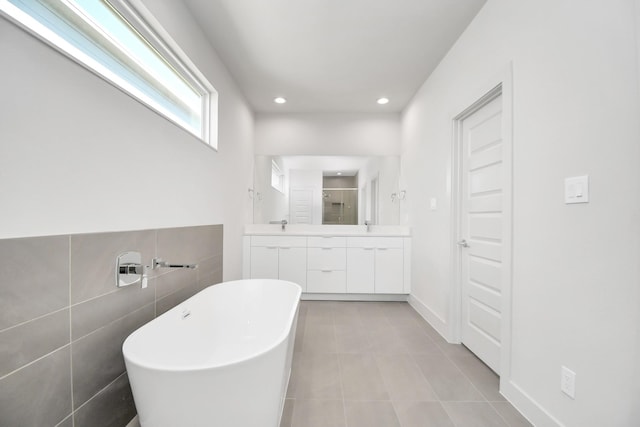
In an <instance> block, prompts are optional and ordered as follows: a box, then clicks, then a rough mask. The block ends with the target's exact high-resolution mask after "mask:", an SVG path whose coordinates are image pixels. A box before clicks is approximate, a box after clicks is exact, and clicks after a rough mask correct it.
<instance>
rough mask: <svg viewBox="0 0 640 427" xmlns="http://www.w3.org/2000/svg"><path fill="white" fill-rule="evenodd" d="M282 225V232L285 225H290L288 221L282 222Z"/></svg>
mask: <svg viewBox="0 0 640 427" xmlns="http://www.w3.org/2000/svg"><path fill="white" fill-rule="evenodd" d="M280 224H282V231H284V227H285V225H287V224H288V222H287V220H286V219H283V220H282V221H280Z"/></svg>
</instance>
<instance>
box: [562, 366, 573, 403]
mask: <svg viewBox="0 0 640 427" xmlns="http://www.w3.org/2000/svg"><path fill="white" fill-rule="evenodd" d="M560 390H562V392H563V393H564V394H566V395H567V396H569V397H570V398H572V399H575V398H576V373H575V372H573V371H572V370H571V369H569V368H567V367H566V366H563V367H562V372H561V373H560Z"/></svg>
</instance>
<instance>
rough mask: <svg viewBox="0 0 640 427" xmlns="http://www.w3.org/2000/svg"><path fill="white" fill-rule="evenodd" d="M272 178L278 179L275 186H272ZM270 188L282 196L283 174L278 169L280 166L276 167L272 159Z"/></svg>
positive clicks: (276, 164)
mask: <svg viewBox="0 0 640 427" xmlns="http://www.w3.org/2000/svg"><path fill="white" fill-rule="evenodd" d="M274 176H276V177H278V185H277V186H275V185H273V178H274ZM271 188H273V189H274V190H276V191H279V192H280V193H282V194H284V173H283V172H282V170H281V169H280V166H278V163H276V161H275V160H273V159H272V160H271Z"/></svg>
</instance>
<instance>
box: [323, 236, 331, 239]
mask: <svg viewBox="0 0 640 427" xmlns="http://www.w3.org/2000/svg"><path fill="white" fill-rule="evenodd" d="M322 238H323V239H333V236H322Z"/></svg>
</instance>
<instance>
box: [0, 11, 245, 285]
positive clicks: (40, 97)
mask: <svg viewBox="0 0 640 427" xmlns="http://www.w3.org/2000/svg"><path fill="white" fill-rule="evenodd" d="M145 4H147V7H148V8H149V9H150V11H151V12H152V13H153V14H154V15H155V16H156V18H157V19H158V20H159V21H160V22H161V23H162V24H163V26H164V28H165V30H167V31H168V32H169V33H170V34H171V35H172V36H173V38H174V40H175V41H176V42H177V43H178V45H180V46H181V47H182V48H183V50H184V51H185V52H186V54H187V55H188V56H189V57H190V58H191V59H192V61H193V62H194V63H195V64H196V66H197V67H198V68H199V69H200V71H201V72H202V73H203V74H204V75H205V76H206V77H207V78H208V80H209V81H210V82H211V83H212V84H213V85H214V86H215V88H216V89H217V90H218V92H219V99H220V103H219V151H218V152H215V151H214V150H212V149H211V148H209V147H207V146H205V145H204V144H203V143H201V142H199V141H198V140H196V139H195V138H193V137H192V136H190V135H189V134H188V133H187V132H185V131H183V130H182V129H180V128H178V127H176V126H175V125H173V124H171V123H169V122H168V121H167V120H165V119H164V118H162V117H160V116H158V115H157V114H156V113H154V112H152V111H151V110H149V109H148V108H146V107H144V106H143V105H141V104H140V103H138V102H137V101H135V100H133V99H132V98H130V97H129V96H127V95H125V94H124V93H123V92H121V91H120V90H118V89H115V88H114V87H113V86H111V85H110V84H108V83H106V82H104V81H103V80H101V79H100V78H98V77H96V76H94V75H93V74H91V73H90V72H88V71H86V70H85V69H84V68H82V67H80V66H78V65H76V64H75V63H74V62H72V61H70V60H69V59H67V58H65V57H64V56H62V55H61V54H60V53H58V52H57V51H55V50H53V49H51V48H50V47H48V46H47V45H45V44H43V43H42V42H40V41H38V40H37V39H35V38H34V37H32V36H30V35H29V34H27V33H26V32H24V31H23V30H21V29H19V28H17V27H16V26H14V25H13V24H11V23H9V22H8V21H6V20H4V19H2V18H0V56H1V57H2V64H3V66H2V78H1V79H0V99H1V101H0V212H1V213H0V216H1V221H0V238H9V237H22V236H38V235H53V234H66V233H83V232H100V231H114V230H133V229H152V228H162V227H174V226H187V225H201V224H224V227H225V229H224V231H225V235H224V254H225V255H224V276H225V279H229V278H236V277H240V276H241V255H242V253H241V233H242V227H243V224H244V223H245V222H250V219H251V216H250V209H249V199H248V197H247V188H248V187H251V177H252V168H253V147H252V143H253V114H252V112H251V111H250V109H249V108H248V106H247V104H246V102H245V101H244V99H243V98H242V96H241V94H240V93H239V91H238V89H237V87H236V85H235V83H234V82H233V80H232V79H231V77H230V75H229V74H228V72H227V71H226V69H225V68H224V66H223V64H222V63H221V62H220V61H219V59H218V57H217V55H216V54H215V52H214V51H213V50H212V48H211V46H210V45H209V43H208V42H207V41H206V39H205V38H204V36H203V34H202V33H201V32H200V30H199V29H198V27H197V26H196V24H195V21H194V20H193V18H192V17H191V15H190V14H189V12H188V11H187V10H186V9H185V8H184V6H183V5H182V4H181V3H180V2H166V1H161V0H147V1H145ZM238 213H241V214H240V215H239V214H238ZM131 249H135V248H131Z"/></svg>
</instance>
